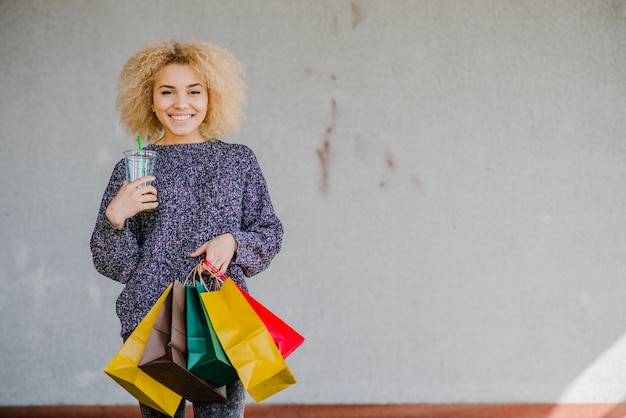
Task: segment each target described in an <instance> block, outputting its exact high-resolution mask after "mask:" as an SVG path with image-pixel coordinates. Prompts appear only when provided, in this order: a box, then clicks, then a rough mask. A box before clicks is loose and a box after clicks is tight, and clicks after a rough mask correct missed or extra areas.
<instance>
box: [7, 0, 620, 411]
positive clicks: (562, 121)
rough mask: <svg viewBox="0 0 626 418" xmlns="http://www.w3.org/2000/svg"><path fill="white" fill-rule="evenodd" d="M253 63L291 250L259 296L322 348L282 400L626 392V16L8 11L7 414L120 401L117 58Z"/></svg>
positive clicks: (607, 4) (517, 10) (294, 362)
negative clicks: (112, 189)
mask: <svg viewBox="0 0 626 418" xmlns="http://www.w3.org/2000/svg"><path fill="white" fill-rule="evenodd" d="M154 37H176V38H180V39H182V40H191V39H200V40H206V41H210V42H214V43H216V44H218V45H221V46H223V47H225V48H227V49H229V50H230V51H232V52H233V53H234V54H235V55H236V56H237V57H238V58H239V59H240V60H241V61H242V62H243V64H244V65H245V67H246V68H247V76H246V80H247V83H248V86H249V101H248V106H247V107H246V113H247V119H246V123H245V126H244V128H243V130H242V131H241V132H240V134H238V135H237V136H234V137H232V138H228V140H229V141H236V142H242V143H246V144H248V145H250V146H251V147H252V148H253V149H254V150H255V152H256V153H257V156H258V158H259V160H260V162H261V165H262V167H263V169H264V173H265V175H266V177H267V180H268V182H269V185H270V191H271V194H272V197H273V200H274V204H275V207H276V210H277V212H278V214H279V215H280V216H281V218H282V220H283V221H284V223H285V228H286V236H285V241H284V250H283V251H282V253H281V254H280V255H279V256H278V257H277V258H276V259H275V261H274V263H273V264H272V266H271V267H270V269H269V270H268V271H267V272H264V273H263V274H261V275H260V276H259V277H257V278H253V279H251V280H250V286H251V289H252V291H253V292H254V294H255V295H256V296H257V297H258V298H259V299H260V300H261V301H262V302H264V303H265V304H266V305H267V306H268V307H270V308H272V309H273V310H274V311H275V312H277V313H278V314H280V315H281V316H283V317H284V318H285V319H286V320H287V321H288V322H290V323H291V324H292V325H293V326H294V327H295V328H297V329H298V330H299V331H301V332H302V333H303V334H304V335H305V336H306V337H307V338H308V340H307V342H306V343H305V345H304V346H302V348H301V349H300V350H298V351H297V352H296V353H295V354H293V355H292V356H291V357H290V358H289V359H288V360H289V361H288V363H289V365H290V366H291V368H292V370H293V372H294V373H295V375H296V376H297V377H298V379H299V381H300V382H299V383H298V384H297V385H295V386H293V387H291V388H289V389H287V390H285V391H284V392H282V393H280V394H278V395H276V396H275V397H273V398H271V399H270V400H269V401H268V402H287V403H292V402H293V403H331V402H341V403H396V402H432V403H436V402H445V403H454V402H492V403H497V402H550V403H551V402H619V401H623V400H625V399H626V339H625V338H626V333H625V332H626V303H625V300H626V299H625V295H626V280H625V277H626V257H625V254H626V211H625V205H626V188H625V186H624V185H625V179H626V164H624V161H625V159H626V142H625V141H624V132H625V131H626V117H624V112H625V109H626V94H625V93H626V82H625V71H626V3H625V2H624V1H609V0H604V1H603V0H550V1H544V0H522V1H518V0H505V1H497V0H493V1H488V0H449V1H440V0H422V1H417V0H416V1H408V0H407V1H398V0H388V1H373V0H371V1H368V0H362V1H357V0H355V1H352V2H350V1H331V0H315V1H304V0H303V1H295V0H292V1H288V0H266V1H256V0H240V1H229V2H224V1H217V0H215V1H213V0H193V1H192V0H187V1H164V0H156V1H155V0H142V1H126V0H115V1H108V0H107V1H102V0H89V1H77V0H76V1H70V0H46V1H44V0H41V1H32V0H22V1H18V0H3V1H0V86H1V88H2V93H1V94H0V118H1V120H2V122H1V127H2V129H1V131H0V140H1V143H2V151H1V152H0V231H1V234H2V239H1V240H0V283H2V290H1V291H0V314H1V315H2V321H0V336H1V337H0V338H1V339H0V353H2V354H1V356H0V359H1V362H2V363H1V368H0V377H1V378H0V404H2V405H27V404H36V405H39V404H127V403H133V401H132V399H131V398H130V396H129V395H127V394H126V392H124V391H123V390H122V389H121V388H119V387H118V386H117V385H116V384H115V383H114V382H113V381H112V380H110V379H109V378H108V377H106V376H105V375H104V373H103V372H102V368H103V367H104V366H105V365H106V363H107V362H108V361H109V359H110V358H111V357H112V356H113V354H114V353H115V352H116V351H117V349H118V348H119V345H120V340H119V337H118V331H119V324H118V320H117V317H116V316H115V312H114V306H115V298H116V297H117V294H118V293H119V292H120V291H121V285H119V284H118V283H116V282H113V281H110V280H108V279H106V278H104V277H102V276H100V275H98V273H96V271H95V270H94V268H93V266H92V264H91V254H90V251H89V246H88V245H89V237H90V234H91V230H92V227H93V222H94V220H95V216H96V212H97V209H98V205H99V201H100V197H101V194H102V192H103V190H104V187H105V185H106V183H107V181H108V178H109V175H110V172H111V169H112V167H113V165H114V163H115V162H116V161H117V160H118V159H119V158H120V157H121V153H122V151H123V150H125V149H129V148H132V147H133V146H134V140H133V138H132V137H130V136H128V135H126V134H125V133H124V132H122V130H121V129H120V128H119V125H118V123H117V115H116V113H115V109H114V99H115V84H116V80H117V77H118V74H119V71H120V70H121V67H122V65H123V63H124V62H125V61H126V59H128V57H129V56H130V55H131V54H132V52H133V51H134V50H135V49H136V48H138V47H139V46H140V45H141V44H143V43H144V42H145V41H147V40H149V39H153V38H154Z"/></svg>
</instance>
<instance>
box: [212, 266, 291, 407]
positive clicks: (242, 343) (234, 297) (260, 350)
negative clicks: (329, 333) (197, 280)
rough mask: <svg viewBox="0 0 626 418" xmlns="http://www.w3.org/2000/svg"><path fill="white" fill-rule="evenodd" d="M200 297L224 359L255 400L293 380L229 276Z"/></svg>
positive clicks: (256, 317) (268, 337)
mask: <svg viewBox="0 0 626 418" xmlns="http://www.w3.org/2000/svg"><path fill="white" fill-rule="evenodd" d="M200 298H201V300H202V303H203V305H204V307H205V308H206V310H207V312H208V314H209V318H210V319H211V323H212V324H213V327H214V328H215V332H216V334H217V336H218V338H219V340H220V343H221V344H222V347H223V349H224V351H225V352H226V354H227V355H228V359H229V360H230V362H231V363H232V365H233V366H234V367H235V369H236V370H237V374H238V375H239V378H240V379H241V382H242V383H243V385H244V387H245V388H246V390H247V391H248V393H249V394H250V395H251V396H252V398H253V399H254V400H255V401H257V402H261V401H262V400H264V399H266V398H268V397H270V396H272V395H274V394H276V393H278V392H280V391H281V390H283V389H285V388H287V387H289V386H290V385H292V384H294V383H296V379H295V377H294V376H293V374H292V373H291V370H289V368H288V367H287V364H286V363H285V360H284V359H283V357H282V355H281V354H280V351H278V348H277V347H276V344H275V343H274V340H273V339H272V337H271V335H270V333H269V331H268V330H267V328H266V327H265V325H264V324H263V322H262V321H261V319H259V317H258V315H257V314H256V312H254V309H252V306H250V304H249V303H248V301H247V300H246V298H245V297H244V296H243V294H242V292H241V290H240V289H239V287H238V286H237V285H236V284H235V282H234V281H233V280H232V279H230V278H228V279H227V280H226V281H225V282H224V283H223V284H222V287H221V288H220V289H219V290H216V291H213V292H204V293H202V294H200Z"/></svg>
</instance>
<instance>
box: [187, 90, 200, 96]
mask: <svg viewBox="0 0 626 418" xmlns="http://www.w3.org/2000/svg"><path fill="white" fill-rule="evenodd" d="M189 94H191V95H192V96H198V95H200V94H202V91H200V90H191V91H190V92H189Z"/></svg>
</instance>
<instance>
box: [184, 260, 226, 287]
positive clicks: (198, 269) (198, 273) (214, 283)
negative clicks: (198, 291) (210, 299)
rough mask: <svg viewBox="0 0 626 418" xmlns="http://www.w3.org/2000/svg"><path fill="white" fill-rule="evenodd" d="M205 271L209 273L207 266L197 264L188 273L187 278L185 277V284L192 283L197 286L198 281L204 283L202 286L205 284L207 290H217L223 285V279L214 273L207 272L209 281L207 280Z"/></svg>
mask: <svg viewBox="0 0 626 418" xmlns="http://www.w3.org/2000/svg"><path fill="white" fill-rule="evenodd" d="M203 273H208V271H207V267H206V266H205V265H204V264H202V263H198V264H196V266H195V267H194V268H193V269H191V271H190V272H189V274H188V275H187V278H186V279H185V281H184V282H183V284H185V285H187V284H190V285H192V286H195V285H196V281H198V282H200V283H201V284H202V286H204V289H205V290H206V291H207V292H210V291H212V290H217V289H219V288H220V287H221V281H220V279H219V278H218V277H215V276H213V275H212V274H207V276H208V278H207V279H206V280H207V281H205V276H204V274H203ZM207 282H208V283H207Z"/></svg>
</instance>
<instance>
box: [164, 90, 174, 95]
mask: <svg viewBox="0 0 626 418" xmlns="http://www.w3.org/2000/svg"><path fill="white" fill-rule="evenodd" d="M172 94H174V93H172V92H171V91H169V90H163V91H162V92H161V96H170V95H172Z"/></svg>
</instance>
